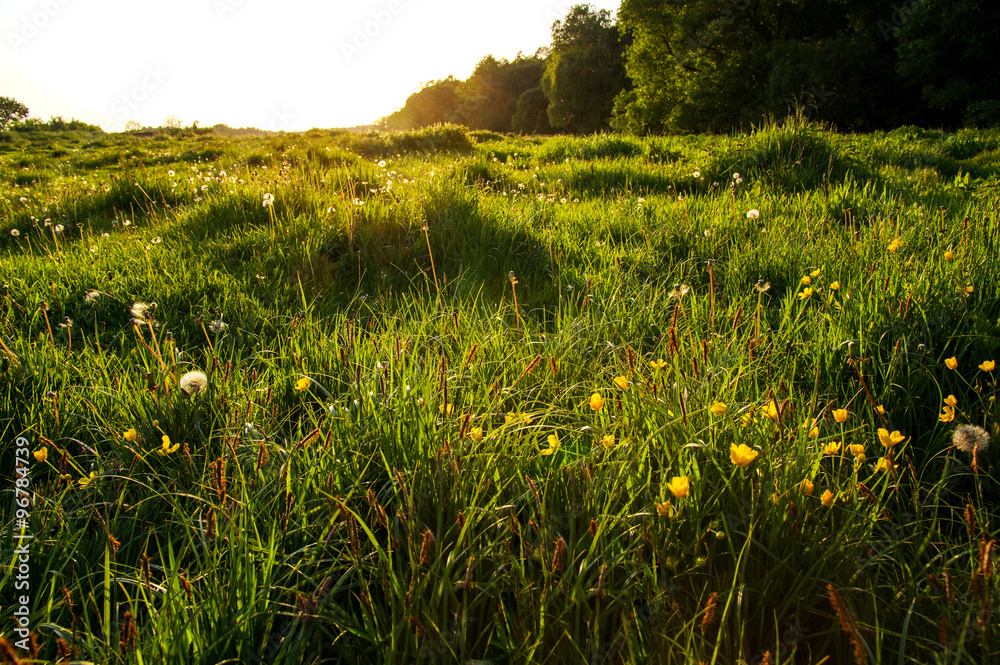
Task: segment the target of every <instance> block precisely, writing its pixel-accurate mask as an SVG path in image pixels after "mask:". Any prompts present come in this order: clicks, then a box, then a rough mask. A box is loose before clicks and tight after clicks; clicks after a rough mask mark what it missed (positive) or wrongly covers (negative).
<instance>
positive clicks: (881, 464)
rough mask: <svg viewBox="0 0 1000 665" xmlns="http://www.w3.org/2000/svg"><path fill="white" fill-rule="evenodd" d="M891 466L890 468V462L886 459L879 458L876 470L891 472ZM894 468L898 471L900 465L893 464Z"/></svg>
mask: <svg viewBox="0 0 1000 665" xmlns="http://www.w3.org/2000/svg"><path fill="white" fill-rule="evenodd" d="M889 466H890V465H889V460H887V459H886V458H884V457H879V458H878V462H876V463H875V470H876V471H888V470H889ZM892 468H894V469H898V468H899V465H898V464H893V465H892Z"/></svg>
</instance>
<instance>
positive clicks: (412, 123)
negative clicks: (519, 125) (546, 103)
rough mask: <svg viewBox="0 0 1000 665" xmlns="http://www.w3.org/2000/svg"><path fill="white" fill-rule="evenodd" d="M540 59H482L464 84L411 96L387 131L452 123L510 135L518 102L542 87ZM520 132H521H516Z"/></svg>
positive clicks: (387, 122)
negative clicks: (529, 92)
mask: <svg viewBox="0 0 1000 665" xmlns="http://www.w3.org/2000/svg"><path fill="white" fill-rule="evenodd" d="M542 67H543V64H542V59H541V58H540V57H538V56H533V57H526V56H524V55H521V54H519V55H518V56H517V58H515V59H514V60H513V61H508V60H503V59H502V60H497V59H496V58H494V57H493V56H486V57H484V58H483V59H482V60H481V61H480V62H479V64H478V65H476V69H475V71H473V73H472V75H471V76H469V78H468V79H466V80H465V81H459V80H457V79H455V78H453V77H448V78H447V79H444V80H443V81H432V82H431V83H428V84H427V85H425V86H424V87H423V88H421V89H420V90H418V91H417V92H415V93H413V94H412V95H410V97H409V98H408V99H407V100H406V105H405V106H404V107H403V108H402V109H400V110H398V111H396V112H395V113H393V114H391V115H389V116H388V117H386V118H384V119H383V120H382V121H380V122H381V125H382V126H383V127H384V128H386V129H391V130H406V129H419V128H422V127H427V126H429V125H433V124H440V123H454V124H459V125H464V126H465V127H469V128H470V129H479V130H486V131H492V132H510V131H511V130H512V119H513V117H514V115H515V113H516V111H517V108H518V100H519V98H520V97H521V96H522V95H523V94H524V93H525V92H526V91H528V90H530V89H533V88H536V87H538V86H539V85H540V82H541V76H542ZM518 131H520V130H518Z"/></svg>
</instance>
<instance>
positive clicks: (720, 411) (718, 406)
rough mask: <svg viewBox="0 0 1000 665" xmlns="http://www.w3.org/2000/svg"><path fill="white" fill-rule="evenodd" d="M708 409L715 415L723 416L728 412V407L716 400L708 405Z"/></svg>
mask: <svg viewBox="0 0 1000 665" xmlns="http://www.w3.org/2000/svg"><path fill="white" fill-rule="evenodd" d="M708 410H709V411H711V412H712V413H714V414H715V415H717V416H724V415H726V413H728V412H729V407H728V406H726V405H725V404H724V403H722V402H716V403H715V404H713V405H712V406H710V407H708Z"/></svg>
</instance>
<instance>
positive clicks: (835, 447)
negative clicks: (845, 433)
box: [823, 441, 843, 455]
mask: <svg viewBox="0 0 1000 665" xmlns="http://www.w3.org/2000/svg"><path fill="white" fill-rule="evenodd" d="M842 444H843V441H830V442H829V443H827V444H826V445H825V446H823V454H824V455H836V454H837V453H839V452H840V446H841V445H842Z"/></svg>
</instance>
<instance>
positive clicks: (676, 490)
mask: <svg viewBox="0 0 1000 665" xmlns="http://www.w3.org/2000/svg"><path fill="white" fill-rule="evenodd" d="M667 489H668V490H670V493H671V494H673V495H674V496H675V497H676V498H678V499H681V498H683V497H685V496H687V494H688V492H689V491H690V490H691V483H690V481H689V480H688V477H687V476H675V477H673V478H672V479H671V480H670V482H669V483H667Z"/></svg>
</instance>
